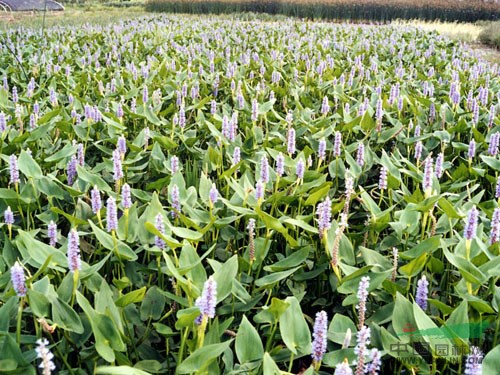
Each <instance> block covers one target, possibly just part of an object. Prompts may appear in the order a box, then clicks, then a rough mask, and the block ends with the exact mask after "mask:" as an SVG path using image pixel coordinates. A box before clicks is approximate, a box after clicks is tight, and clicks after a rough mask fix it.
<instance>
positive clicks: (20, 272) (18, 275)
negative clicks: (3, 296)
mask: <svg viewBox="0 0 500 375" xmlns="http://www.w3.org/2000/svg"><path fill="white" fill-rule="evenodd" d="M10 279H11V281H12V286H13V287H14V290H15V291H16V294H17V296H18V297H24V296H26V284H25V277H24V269H23V267H22V266H21V265H20V264H19V262H16V263H14V265H13V266H12V268H11V269H10Z"/></svg>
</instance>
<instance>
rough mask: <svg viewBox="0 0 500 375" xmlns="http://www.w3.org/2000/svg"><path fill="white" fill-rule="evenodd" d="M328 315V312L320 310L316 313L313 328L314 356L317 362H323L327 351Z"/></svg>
mask: <svg viewBox="0 0 500 375" xmlns="http://www.w3.org/2000/svg"><path fill="white" fill-rule="evenodd" d="M327 330H328V316H327V315H326V312H324V311H320V312H318V313H317V314H316V320H315V321H314V329H313V337H314V340H313V343H312V354H311V356H312V358H313V360H314V361H315V362H321V360H322V359H323V355H324V354H325V353H326V345H327Z"/></svg>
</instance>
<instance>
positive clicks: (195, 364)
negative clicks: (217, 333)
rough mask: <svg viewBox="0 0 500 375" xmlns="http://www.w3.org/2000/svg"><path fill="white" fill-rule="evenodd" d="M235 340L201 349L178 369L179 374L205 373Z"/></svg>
mask: <svg viewBox="0 0 500 375" xmlns="http://www.w3.org/2000/svg"><path fill="white" fill-rule="evenodd" d="M232 342H233V340H229V341H225V342H222V343H220V344H211V345H206V346H204V347H202V348H200V349H197V350H195V351H194V352H193V353H192V354H191V355H190V356H189V357H187V358H186V359H185V360H184V361H182V363H181V364H180V365H179V367H177V373H178V374H191V373H194V372H200V373H201V372H203V371H204V370H206V369H207V367H208V366H209V365H210V363H212V361H214V360H215V359H216V358H217V357H219V356H220V355H221V354H222V353H223V352H224V351H225V350H226V349H227V348H229V345H231V343H232Z"/></svg>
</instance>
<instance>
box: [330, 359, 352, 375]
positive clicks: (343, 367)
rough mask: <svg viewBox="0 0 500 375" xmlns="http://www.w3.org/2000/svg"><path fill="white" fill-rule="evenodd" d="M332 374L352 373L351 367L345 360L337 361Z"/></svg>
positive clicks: (345, 374)
mask: <svg viewBox="0 0 500 375" xmlns="http://www.w3.org/2000/svg"><path fill="white" fill-rule="evenodd" d="M333 375H352V369H351V368H350V367H349V363H347V361H345V362H342V363H339V364H338V365H337V366H336V367H335V372H334V373H333Z"/></svg>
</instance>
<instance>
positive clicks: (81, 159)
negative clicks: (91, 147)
mask: <svg viewBox="0 0 500 375" xmlns="http://www.w3.org/2000/svg"><path fill="white" fill-rule="evenodd" d="M76 159H77V161H78V165H79V166H80V167H83V165H84V164H85V152H84V150H83V144H82V143H78V144H77V145H76Z"/></svg>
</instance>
